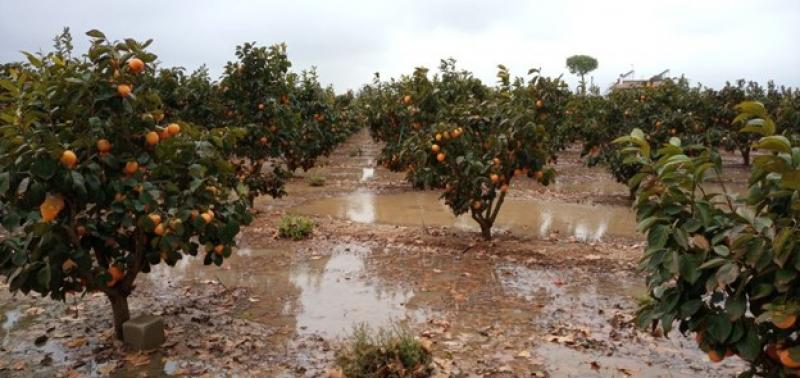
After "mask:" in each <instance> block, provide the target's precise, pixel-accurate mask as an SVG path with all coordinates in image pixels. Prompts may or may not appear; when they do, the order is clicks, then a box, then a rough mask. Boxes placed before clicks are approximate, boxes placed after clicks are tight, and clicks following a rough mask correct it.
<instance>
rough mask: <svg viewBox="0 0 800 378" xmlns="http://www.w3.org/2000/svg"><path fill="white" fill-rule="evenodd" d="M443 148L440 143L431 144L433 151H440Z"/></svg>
mask: <svg viewBox="0 0 800 378" xmlns="http://www.w3.org/2000/svg"><path fill="white" fill-rule="evenodd" d="M441 149H442V148H441V147H439V145H438V144H434V145H432V146H431V151H433V152H434V153H436V152H439V151H440V150H441Z"/></svg>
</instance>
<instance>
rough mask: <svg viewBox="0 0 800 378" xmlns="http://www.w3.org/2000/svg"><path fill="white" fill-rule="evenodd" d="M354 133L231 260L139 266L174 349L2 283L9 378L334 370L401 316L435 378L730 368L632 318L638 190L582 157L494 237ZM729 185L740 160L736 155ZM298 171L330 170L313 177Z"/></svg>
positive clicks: (3, 362) (95, 306)
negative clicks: (356, 338) (366, 330)
mask: <svg viewBox="0 0 800 378" xmlns="http://www.w3.org/2000/svg"><path fill="white" fill-rule="evenodd" d="M378 150H379V148H378V146H376V145H375V144H374V143H373V142H372V141H371V140H370V139H369V137H368V135H367V134H366V132H363V133H360V134H357V135H355V136H353V137H352V138H351V139H350V140H349V141H348V142H347V143H345V144H344V145H342V146H340V147H339V148H338V149H337V150H336V151H335V152H334V153H333V154H332V155H331V156H330V157H329V158H327V159H325V160H324V161H323V162H322V164H321V166H320V167H318V168H314V169H313V170H312V171H310V172H305V173H299V174H298V177H296V178H294V179H293V180H292V181H291V183H290V184H289V185H288V188H287V189H288V192H289V195H288V196H286V197H285V198H282V199H271V198H263V199H260V200H259V201H257V208H258V210H259V215H258V217H257V219H256V221H255V222H254V223H253V225H251V226H250V227H248V228H247V230H246V231H245V232H244V233H243V235H242V239H241V248H240V249H238V250H237V251H236V256H234V257H233V258H231V259H230V260H228V261H226V263H225V265H224V266H223V267H221V268H218V267H205V266H202V262H201V261H194V260H193V259H191V258H186V259H184V260H182V261H181V262H180V263H179V264H178V266H176V267H174V268H168V267H165V266H162V267H159V269H156V270H155V271H154V272H152V273H150V274H146V275H142V276H140V278H139V280H138V282H139V287H138V288H137V290H136V292H135V293H134V295H133V296H132V298H131V300H130V301H131V307H132V313H133V314H134V316H135V315H136V314H138V313H142V312H148V313H153V314H156V315H161V316H163V317H164V320H165V322H166V327H167V329H166V332H167V343H166V344H165V345H164V346H163V347H162V348H161V349H159V350H157V351H149V352H145V353H137V352H132V351H129V350H127V349H126V348H125V347H124V346H123V345H121V343H119V342H118V341H115V340H114V339H113V337H112V334H111V330H110V328H111V318H110V308H109V306H108V304H107V301H106V299H105V298H103V297H102V296H99V295H88V296H86V297H83V298H80V297H75V298H69V299H68V300H67V301H66V303H58V302H53V301H50V300H47V299H41V298H39V299H37V298H32V297H24V296H16V297H12V296H11V295H10V294H9V293H8V291H7V286H3V285H2V284H0V356H2V358H0V376H25V377H27V376H42V377H44V376H53V375H58V376H76V377H77V376H102V375H112V376H120V377H139V376H164V375H171V376H202V375H207V376H276V377H294V376H307V377H314V376H326V375H327V374H328V373H327V369H329V368H331V367H332V366H333V359H334V354H335V352H334V351H335V349H336V348H337V345H338V343H339V340H341V339H342V338H343V337H345V336H346V335H347V334H348V333H349V332H350V331H351V330H352V327H353V326H354V325H355V324H358V323H366V324H368V325H370V326H373V327H381V326H390V325H392V324H395V323H400V324H404V325H407V326H408V327H410V329H411V330H412V331H413V332H414V333H415V334H417V335H418V336H419V337H421V338H428V339H430V340H431V341H432V346H433V347H432V349H433V353H434V356H435V365H436V374H437V376H457V377H462V376H464V377H470V376H501V377H505V376H509V377H512V376H545V377H547V376H553V377H568V376H574V377H587V376H601V377H607V376H612V377H626V376H634V377H642V376H644V377H662V376H664V377H694V376H712V377H715V376H720V377H722V376H732V375H734V374H735V373H736V372H737V371H738V370H741V369H742V367H743V364H742V363H741V362H740V361H737V360H735V359H727V360H726V361H724V362H723V363H720V364H714V365H712V364H711V363H710V362H708V360H707V358H706V357H705V355H704V354H703V353H702V352H701V351H699V350H698V349H697V348H696V347H695V346H694V342H693V339H692V337H684V336H682V335H680V334H678V333H673V334H670V335H669V337H664V336H662V335H652V334H650V333H648V332H645V331H643V330H640V329H637V328H636V327H635V326H634V324H633V316H634V314H635V309H636V303H637V302H636V301H637V297H639V296H641V295H642V294H643V293H644V282H643V278H642V277H641V276H640V275H639V274H637V272H636V266H637V263H638V260H639V257H640V256H641V253H642V250H643V239H642V237H641V236H640V235H637V234H636V232H635V221H634V219H633V218H634V216H633V213H632V212H631V211H630V209H629V206H630V200H629V199H628V190H627V188H626V187H625V186H624V185H620V184H618V183H616V182H614V180H613V179H612V178H611V177H610V176H609V175H608V174H607V173H606V171H605V170H603V169H602V168H586V167H585V166H584V165H583V162H582V161H581V160H580V157H579V154H578V150H577V148H575V149H570V150H568V151H566V152H565V153H564V154H562V155H561V156H560V159H559V163H558V165H557V166H556V169H557V170H558V172H559V177H558V183H557V184H556V185H553V186H551V187H542V186H540V185H538V184H536V183H535V182H533V181H528V180H522V181H518V182H515V183H514V184H513V185H512V188H511V191H510V198H509V200H508V201H507V203H506V204H505V206H504V207H503V209H502V211H501V216H500V219H499V220H498V225H497V227H496V229H495V234H496V237H495V240H494V241H491V242H484V241H481V240H480V238H479V235H478V233H477V227H476V226H475V225H474V224H473V223H472V221H471V220H469V219H464V218H463V217H462V218H456V217H453V216H452V215H451V214H450V213H449V210H448V209H447V208H446V207H445V206H444V205H443V204H441V203H440V202H439V201H438V200H437V197H438V194H437V193H435V192H414V191H412V190H411V188H410V187H409V185H408V184H406V183H405V181H404V179H403V175H402V174H398V173H392V172H388V171H386V170H385V169H382V168H380V167H376V166H375V158H376V154H377V152H378ZM725 162H726V173H727V174H726V183H727V184H729V187H732V188H734V189H737V190H738V189H740V188H742V187H743V183H744V182H745V181H746V175H747V173H746V172H747V171H746V170H745V169H744V168H743V167H742V166H741V165H740V164H739V161H738V160H737V157H736V156H733V155H726V160H725ZM304 176H307V177H310V176H323V177H325V185H324V186H321V187H314V186H311V185H309V183H308V182H307V180H306V178H305V177H304ZM287 213H295V214H303V215H308V216H310V217H312V218H313V219H314V220H315V221H316V223H317V227H316V229H315V231H314V234H313V237H312V238H311V239H308V240H304V241H298V242H292V241H286V240H280V239H278V238H277V236H276V234H277V230H276V223H277V221H278V220H279V219H280V217H281V216H283V215H284V214H287Z"/></svg>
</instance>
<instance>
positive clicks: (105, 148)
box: [97, 139, 111, 153]
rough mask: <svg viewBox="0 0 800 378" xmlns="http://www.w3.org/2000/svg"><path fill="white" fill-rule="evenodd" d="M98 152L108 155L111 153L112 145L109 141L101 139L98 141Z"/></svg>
mask: <svg viewBox="0 0 800 378" xmlns="http://www.w3.org/2000/svg"><path fill="white" fill-rule="evenodd" d="M97 151H99V152H101V153H106V152H109V151H111V143H109V141H108V140H107V139H100V140H98V141H97Z"/></svg>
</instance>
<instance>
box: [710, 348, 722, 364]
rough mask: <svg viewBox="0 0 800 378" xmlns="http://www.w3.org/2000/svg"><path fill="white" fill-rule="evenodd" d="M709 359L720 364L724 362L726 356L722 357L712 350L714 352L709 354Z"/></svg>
mask: <svg viewBox="0 0 800 378" xmlns="http://www.w3.org/2000/svg"><path fill="white" fill-rule="evenodd" d="M708 359H709V360H710V361H711V362H714V363H716V362H720V361H722V360H724V359H725V356H722V355H720V354H719V353H717V351H715V350H712V351H710V352H708Z"/></svg>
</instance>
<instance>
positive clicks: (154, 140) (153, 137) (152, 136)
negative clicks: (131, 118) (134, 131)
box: [144, 131, 161, 146]
mask: <svg viewBox="0 0 800 378" xmlns="http://www.w3.org/2000/svg"><path fill="white" fill-rule="evenodd" d="M144 139H145V141H146V142H147V144H149V145H151V146H155V145H156V144H158V141H159V139H161V138H160V137H159V136H158V133H157V132H155V131H151V132H149V133H147V135H146V136H145V137H144Z"/></svg>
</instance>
